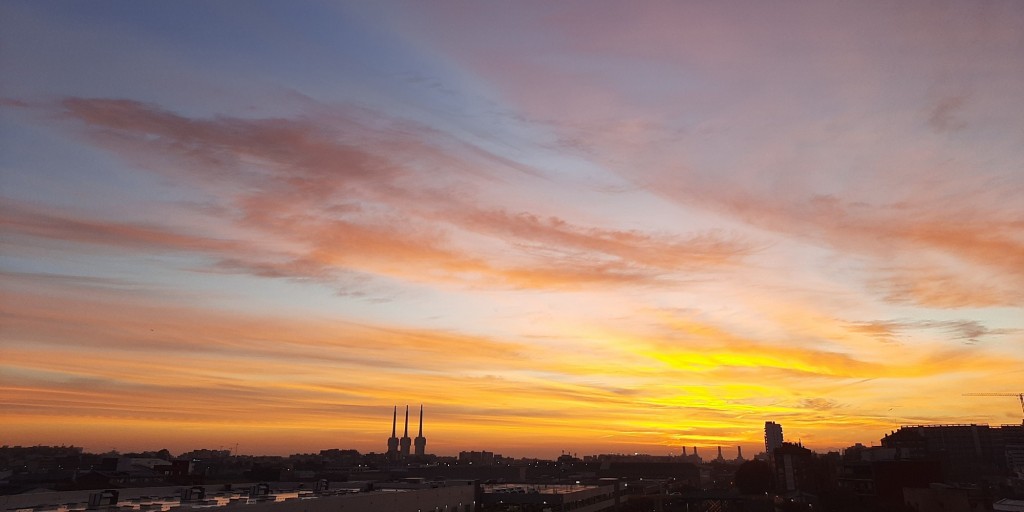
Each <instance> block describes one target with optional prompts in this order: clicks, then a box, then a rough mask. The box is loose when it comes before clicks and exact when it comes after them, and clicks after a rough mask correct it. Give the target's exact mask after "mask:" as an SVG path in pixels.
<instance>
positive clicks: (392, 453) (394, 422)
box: [387, 405, 398, 462]
mask: <svg viewBox="0 0 1024 512" xmlns="http://www.w3.org/2000/svg"><path fill="white" fill-rule="evenodd" d="M397 427H398V406H397V405H396V406H395V411H394V414H393V415H392V417H391V437H389V438H388V453H387V458H388V460H389V461H391V462H394V461H396V460H398V436H397V432H396V428H397Z"/></svg>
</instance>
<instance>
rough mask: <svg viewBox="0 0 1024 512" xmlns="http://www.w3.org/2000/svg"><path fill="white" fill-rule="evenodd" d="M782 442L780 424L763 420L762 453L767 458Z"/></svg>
mask: <svg viewBox="0 0 1024 512" xmlns="http://www.w3.org/2000/svg"><path fill="white" fill-rule="evenodd" d="M782 442H783V438H782V425H779V424H778V423H775V422H774V421H766V422H764V453H766V454H767V455H768V458H769V459H770V458H771V457H772V455H773V454H774V453H775V449H776V448H778V447H780V446H782Z"/></svg>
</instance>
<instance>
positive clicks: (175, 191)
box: [0, 1, 1024, 457]
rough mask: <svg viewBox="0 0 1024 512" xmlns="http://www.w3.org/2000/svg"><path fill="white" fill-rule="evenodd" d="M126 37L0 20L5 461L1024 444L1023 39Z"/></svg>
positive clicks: (74, 26)
mask: <svg viewBox="0 0 1024 512" xmlns="http://www.w3.org/2000/svg"><path fill="white" fill-rule="evenodd" d="M126 7H127V6H126V5H125V4H122V3H118V2H106V1H101V2H95V3H90V5H89V8H88V12H79V11H80V10H81V9H84V7H82V6H78V5H74V4H70V5H55V4H42V5H40V4H37V3H33V2H19V1H14V2H5V3H4V4H3V5H0V47H3V48H5V50H4V51H3V52H0V69H4V70H5V72H4V73H3V75H4V76H3V78H0V140H2V141H3V142H2V143H0V173H2V174H0V200H2V201H0V243H2V246H0V315H2V316H0V322H2V323H0V336H2V338H0V351H2V352H0V407H2V410H3V416H2V421H0V438H2V439H3V442H4V443H5V444H12V445H14V444H22V445H31V444H76V445H82V446H85V447H86V448H87V449H90V450H95V451H105V450H108V449H110V448H112V447H113V448H117V449H120V450H141V449H160V448H168V449H170V450H171V451H173V452H182V451H186V450H190V449H194V448H202V447H205V448H218V447H228V446H234V445H235V443H238V444H239V446H240V449H241V451H242V452H243V453H281V454H283V453H293V452H309V451H318V450H321V449H326V448H334V447H339V448H356V449H359V450H361V451H364V452H369V451H377V452H380V451H383V450H384V449H385V439H386V438H387V436H388V435H389V434H390V420H391V411H392V407H393V406H394V405H399V406H404V405H406V404H409V405H411V406H413V407H415V406H417V405H419V404H424V405H425V425H424V426H425V435H426V436H427V438H428V439H429V443H428V446H427V448H428V451H429V452H432V453H441V454H455V453H457V452H458V451H461V450H482V449H485V450H492V451H495V452H498V453H502V454H504V455H509V456H546V457H551V456H554V455H557V453H559V452H560V451H561V450H569V451H572V452H575V453H578V454H581V455H582V454H589V453H602V452H605V453H606V452H617V453H633V452H646V453H652V454H666V453H679V452H680V449H681V447H683V446H686V447H692V446H697V447H699V448H701V454H702V455H705V456H714V455H716V452H715V448H716V447H717V446H722V447H723V451H724V453H725V454H726V456H727V457H731V456H734V454H735V447H736V446H737V445H739V446H743V448H744V454H745V455H746V456H748V457H750V456H753V455H754V454H756V453H757V452H758V451H760V449H761V448H760V447H763V430H762V429H763V425H764V422H765V421H766V420H771V421H776V422H779V423H781V424H782V425H783V427H784V429H785V434H786V437H787V439H793V440H795V439H800V440H802V441H803V442H804V444H805V445H807V446H809V447H811V448H814V449H817V450H827V449H837V448H843V447H845V446H849V445H852V444H853V443H856V442H862V443H865V444H870V443H873V442H877V441H878V440H879V438H880V437H881V436H882V435H884V434H885V433H887V432H888V431H889V430H891V429H894V428H896V427H897V426H898V425H900V424H924V423H968V422H987V423H992V424H1001V423H1018V422H1020V421H1021V419H1022V418H1021V413H1020V411H1019V407H1018V404H1016V403H1015V402H1014V401H1013V400H1012V399H1011V398H1001V397H962V396H960V395H961V394H962V393H969V392H1021V391H1022V389H1021V386H1022V384H1024V141H1022V140H1021V137H1020V134H1021V133H1024V117H1022V116H1020V115H1019V108H1015V107H1016V106H1017V105H1020V104H1024V91H1022V90H1021V87H1020V84H1022V83H1024V60H1021V58H1020V56H1021V55H1024V38H1021V36H1020V27H1021V26H1024V7H1022V4H1018V3H1012V2H1008V3H991V4H985V5H983V6H979V5H975V4H971V3H967V2H960V3H957V2H950V3H948V4H943V7H942V8H934V7H933V6H932V4H931V3H928V4H925V3H923V2H922V3H921V4H920V5H918V4H917V3H916V2H910V3H906V4H900V5H898V6H895V7H894V6H888V7H886V9H878V8H876V7H874V6H866V5H852V4H851V5H842V6H837V5H820V4H819V3H816V2H806V3H797V4H791V5H787V6H783V7H779V6H772V7H771V8H767V7H765V6H763V5H761V4H759V3H756V2H738V3H722V4H715V5H703V4H693V5H680V4H664V5H646V6H639V7H638V6H635V5H632V6H628V8H627V6H626V5H625V4H616V3H609V4H607V5H602V6H601V7H602V8H595V7H594V6H593V4H592V3H587V4H586V5H583V4H581V3H575V2H567V3H559V4H514V5H513V4H509V5H489V4H487V5H484V4H481V5H473V6H467V5H465V4H459V5H455V4H448V3H445V2H442V3H440V4H431V6H430V7H426V6H409V5H404V6H403V7H402V8H400V9H399V8H397V6H388V5H372V6H371V5H344V6H323V5H320V4H305V3H298V4H290V5H289V6H288V7H287V8H286V7H285V6H283V5H279V6H278V5H269V4H268V5H259V4H257V5H255V6H254V5H247V6H246V8H245V13H244V16H242V15H241V14H242V13H240V12H238V11H237V10H238V9H240V7H241V6H233V5H231V4H230V3H229V4H216V5H189V6H181V5H172V4H168V5H154V4H146V5H132V6H131V8H126ZM200 20H201V22H200Z"/></svg>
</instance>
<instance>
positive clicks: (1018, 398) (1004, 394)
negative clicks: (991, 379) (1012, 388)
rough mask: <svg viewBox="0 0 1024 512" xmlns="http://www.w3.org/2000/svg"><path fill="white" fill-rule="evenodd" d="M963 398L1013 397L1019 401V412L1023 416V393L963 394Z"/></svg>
mask: <svg viewBox="0 0 1024 512" xmlns="http://www.w3.org/2000/svg"><path fill="white" fill-rule="evenodd" d="M963 396H1015V397H1017V400H1020V412H1021V414H1024V393H964V394H963Z"/></svg>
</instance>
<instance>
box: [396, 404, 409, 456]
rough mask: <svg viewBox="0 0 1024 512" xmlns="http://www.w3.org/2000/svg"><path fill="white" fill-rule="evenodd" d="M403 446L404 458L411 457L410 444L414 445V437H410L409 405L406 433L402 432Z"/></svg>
mask: <svg viewBox="0 0 1024 512" xmlns="http://www.w3.org/2000/svg"><path fill="white" fill-rule="evenodd" d="M399 445H400V446H401V450H402V452H401V457H402V460H405V459H408V458H409V446H410V445H412V438H411V437H409V406H408V405H407V406H405V433H404V434H402V439H400V440H399Z"/></svg>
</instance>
